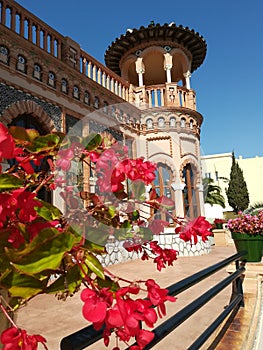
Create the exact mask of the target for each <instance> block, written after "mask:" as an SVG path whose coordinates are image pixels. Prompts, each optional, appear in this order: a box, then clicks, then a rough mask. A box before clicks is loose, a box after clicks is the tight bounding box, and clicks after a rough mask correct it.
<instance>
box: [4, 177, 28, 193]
mask: <svg viewBox="0 0 263 350" xmlns="http://www.w3.org/2000/svg"><path fill="white" fill-rule="evenodd" d="M19 187H23V181H22V180H21V179H19V178H18V177H16V176H14V175H11V174H0V190H4V191H5V190H11V189H15V188H19Z"/></svg>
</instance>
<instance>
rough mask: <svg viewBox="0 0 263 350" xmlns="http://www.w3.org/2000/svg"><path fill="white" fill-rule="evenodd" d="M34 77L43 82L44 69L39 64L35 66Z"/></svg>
mask: <svg viewBox="0 0 263 350" xmlns="http://www.w3.org/2000/svg"><path fill="white" fill-rule="evenodd" d="M33 77H34V78H36V79H38V80H41V79H42V69H41V67H40V65H39V64H37V63H35V64H34V70H33Z"/></svg>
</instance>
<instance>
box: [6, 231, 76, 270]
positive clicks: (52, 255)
mask: <svg viewBox="0 0 263 350" xmlns="http://www.w3.org/2000/svg"><path fill="white" fill-rule="evenodd" d="M55 231H57V230H55V229H50V228H49V229H44V230H42V231H41V232H40V234H39V235H38V236H37V237H36V238H35V239H33V241H32V242H30V243H29V244H28V245H27V246H26V248H25V249H24V250H23V251H22V252H14V251H11V250H10V249H7V250H6V254H7V255H8V257H9V258H10V259H11V261H12V263H13V266H14V267H15V268H16V269H17V270H19V271H21V272H22V273H26V274H29V275H34V274H37V273H40V272H42V271H44V270H56V269H57V268H58V267H59V265H60V264H61V260H62V258H63V256H64V254H65V253H66V252H67V251H70V250H71V249H72V246H73V244H74V236H73V235H72V234H69V233H65V232H63V233H59V234H57V235H55V236H52V233H53V232H55Z"/></svg>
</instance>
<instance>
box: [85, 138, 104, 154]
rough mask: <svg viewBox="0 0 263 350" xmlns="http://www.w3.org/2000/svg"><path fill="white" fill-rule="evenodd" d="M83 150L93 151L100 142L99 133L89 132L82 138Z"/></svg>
mask: <svg viewBox="0 0 263 350" xmlns="http://www.w3.org/2000/svg"><path fill="white" fill-rule="evenodd" d="M83 143H84V147H85V150H87V151H94V150H95V149H96V148H98V146H100V145H101V143H102V137H101V135H100V134H90V135H89V136H88V137H87V138H86V139H84V140H83Z"/></svg>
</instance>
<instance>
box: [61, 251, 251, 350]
mask: <svg viewBox="0 0 263 350" xmlns="http://www.w3.org/2000/svg"><path fill="white" fill-rule="evenodd" d="M245 254H246V251H243V252H241V253H237V254H234V255H232V256H230V257H229V258H227V259H224V260H222V261H221V262H219V263H216V264H214V265H212V266H210V267H208V268H205V269H203V270H201V271H199V272H197V273H195V274H194V275H192V276H189V277H186V278H184V279H183V280H181V281H179V282H177V283H174V284H172V285H171V286H169V287H168V288H167V289H168V290H169V295H171V296H175V295H178V294H179V293H182V292H183V291H185V290H186V289H188V288H191V287H192V286H194V285H195V284H197V283H199V282H201V281H202V280H204V279H205V278H207V277H209V276H211V275H213V274H214V273H216V272H217V271H219V270H221V269H222V268H224V267H226V266H227V265H229V264H230V263H232V262H236V271H235V272H234V273H232V274H231V275H230V276H228V277H227V278H225V279H224V280H222V281H220V282H219V283H218V284H216V285H215V286H214V287H212V288H211V289H209V290H208V291H207V292H205V293H204V294H202V295H201V296H200V297H198V298H197V299H195V300H194V301H193V302H191V303H190V304H188V305H187V306H186V307H184V308H183V309H182V310H180V311H179V312H177V313H176V314H175V315H173V316H172V317H170V318H169V319H168V320H166V321H164V322H163V323H162V324H161V325H160V326H158V327H156V328H155V329H154V330H153V331H152V332H153V333H154V334H155V337H154V339H153V340H152V341H151V342H150V343H149V344H148V345H147V346H146V347H145V350H147V349H151V348H152V347H153V346H154V345H156V344H157V343H158V342H160V341H161V340H162V339H163V338H164V337H166V336H167V335H168V334H169V333H171V332H172V331H173V330H174V329H175V328H176V327H178V326H179V325H180V324H182V323H183V322H184V321H186V320H187V319H188V318H189V317H190V316H191V315H192V314H193V313H194V312H196V311H197V310H199V309H200V308H201V307H202V306H203V305H205V304H206V303H207V302H208V301H210V300H211V299H212V298H213V297H215V296H216V295H217V294H219V293H220V292H221V291H222V290H223V289H224V288H226V287H227V286H228V285H230V284H231V283H232V286H233V287H232V295H231V300H230V304H229V305H228V306H227V307H226V308H225V309H224V311H223V312H222V313H221V314H220V315H219V316H218V317H217V318H216V319H215V320H214V321H213V322H212V323H211V324H210V325H209V327H208V328H207V329H206V330H205V331H204V333H202V334H201V335H200V336H199V337H198V339H197V340H195V342H194V343H193V344H192V345H191V346H190V348H188V350H196V349H198V348H199V347H200V346H201V345H202V344H203V343H204V342H205V341H206V340H207V339H208V338H209V337H210V335H211V334H212V333H213V332H214V330H215V329H216V328H217V327H218V326H219V325H220V324H221V323H222V322H223V321H224V319H225V318H226V317H227V316H228V315H229V314H230V313H231V312H232V311H233V310H234V309H236V308H237V307H239V306H243V305H244V297H243V289H242V278H241V276H242V275H243V273H244V271H245V267H244V264H243V265H242V266H240V265H239V260H240V259H241V258H242V256H244V255H245ZM103 330H104V329H103V328H102V329H100V330H99V331H96V330H94V328H93V326H92V325H91V326H88V327H85V328H83V329H81V330H79V331H77V332H75V333H73V334H70V335H68V336H67V337H65V338H63V339H62V340H61V343H60V349H61V350H82V349H85V348H86V347H88V346H89V345H91V344H93V343H95V342H97V341H98V340H99V339H101V338H102V336H103ZM135 344H136V343H134V344H133V345H135Z"/></svg>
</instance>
